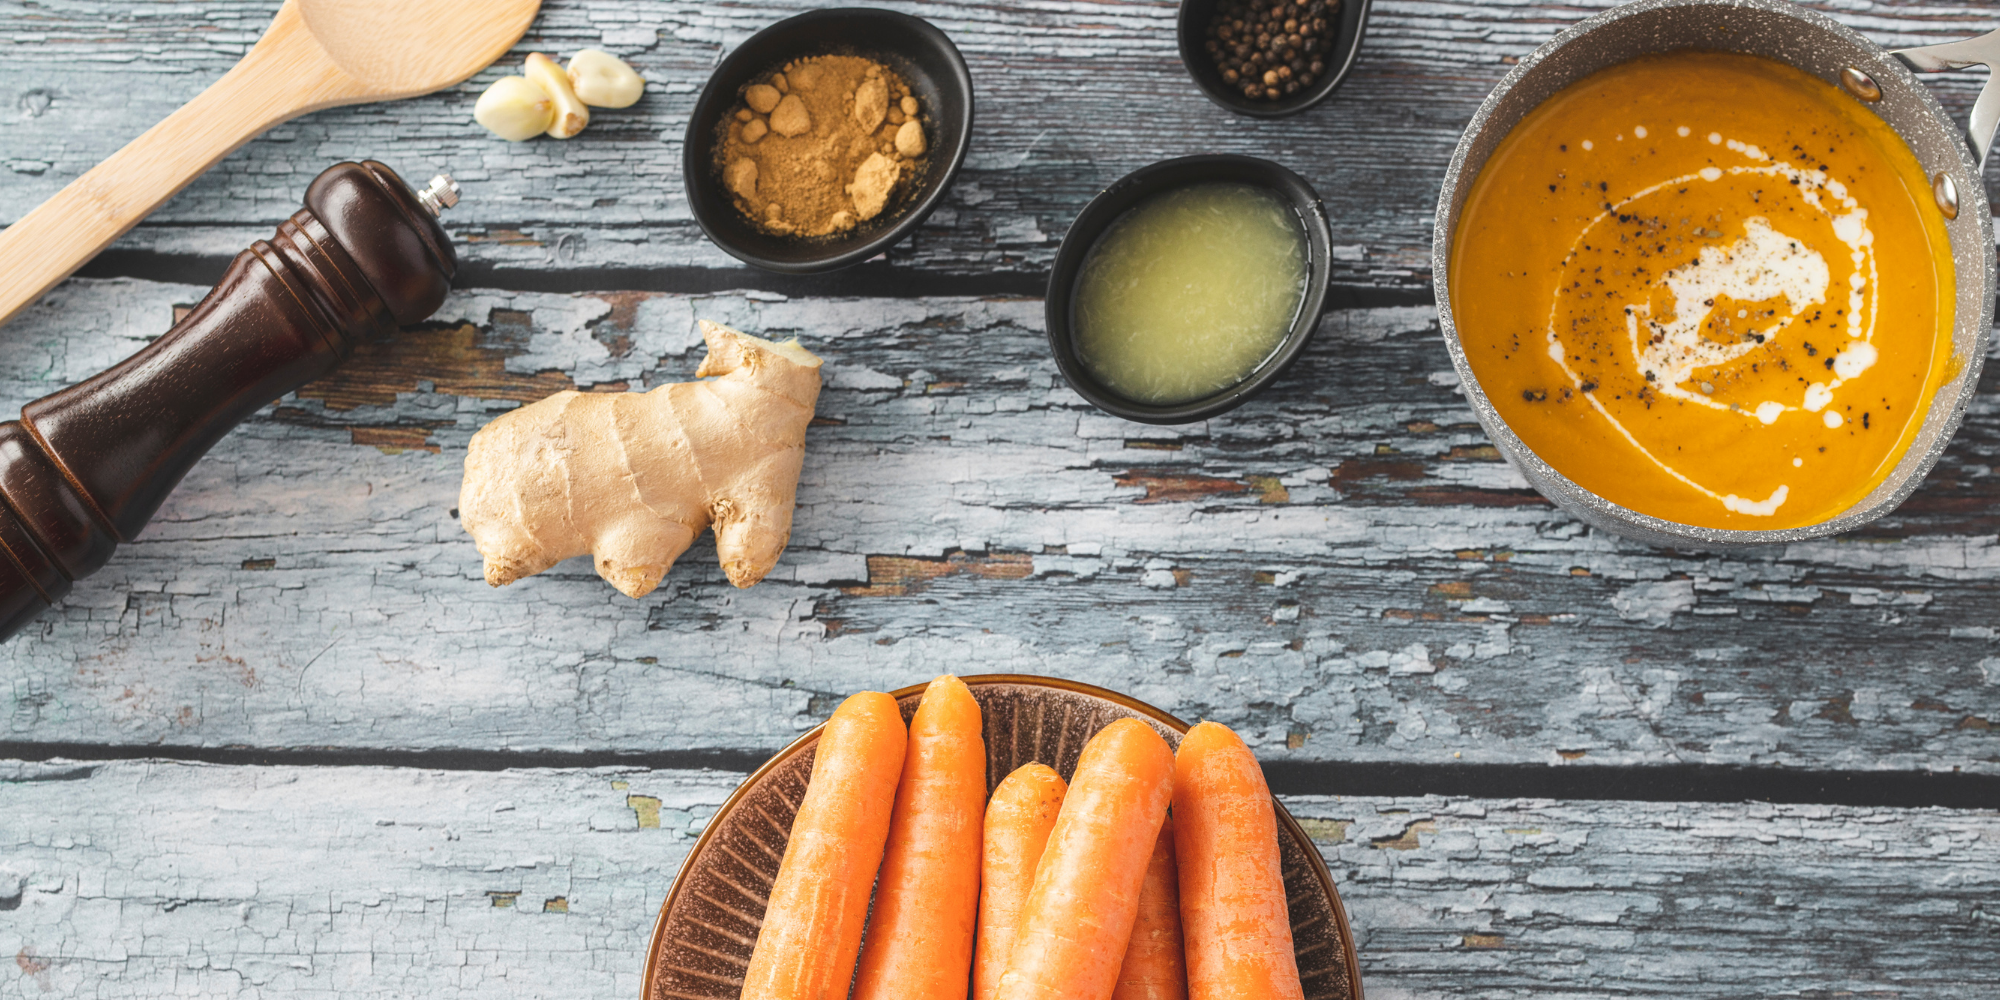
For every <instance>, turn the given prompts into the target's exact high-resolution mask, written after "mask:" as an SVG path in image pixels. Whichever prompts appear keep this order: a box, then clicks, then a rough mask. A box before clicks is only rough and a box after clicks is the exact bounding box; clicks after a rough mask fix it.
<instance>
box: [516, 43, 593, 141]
mask: <svg viewBox="0 0 2000 1000" xmlns="http://www.w3.org/2000/svg"><path fill="white" fill-rule="evenodd" d="M527 74H528V79H530V80H533V81H534V82H536V83H538V84H540V85H541V87H542V89H543V90H546V91H548V94H549V97H550V98H552V99H554V100H555V102H556V118H555V122H554V123H553V124H551V125H550V126H549V134H550V135H552V136H555V137H556V138H558V139H567V138H569V137H570V136H573V135H575V134H577V133H578V132H581V131H583V127H584V126H585V125H588V124H590V109H589V108H587V107H584V104H583V102H582V101H580V100H578V99H577V96H576V91H575V90H573V89H571V87H570V85H569V74H568V73H565V72H563V68H562V67H561V66H558V65H556V61H555V60H554V59H550V58H549V57H548V56H545V55H543V54H541V53H540V52H530V53H528V67H527Z"/></svg>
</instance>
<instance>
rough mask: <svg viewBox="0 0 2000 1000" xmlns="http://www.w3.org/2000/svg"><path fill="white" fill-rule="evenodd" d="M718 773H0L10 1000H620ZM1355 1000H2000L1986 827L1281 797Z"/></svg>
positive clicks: (1926, 817)
mask: <svg viewBox="0 0 2000 1000" xmlns="http://www.w3.org/2000/svg"><path fill="white" fill-rule="evenodd" d="M739 778H740V776H739V775H734V774H723V773H714V772H689V771H639V770H621V769H598V770H589V771H568V770H544V771H509V772H500V773H478V772H439V771H415V770H404V769H379V768H232V767H216V766H204V765H186V764H172V763H149V762H120V763H112V764H102V765H63V764H43V765H22V764H9V763H5V762H0V954H4V955H12V956H14V961H13V962H11V963H0V990H5V991H6V993H7V994H8V995H10V996H12V995H23V996H40V995H43V994H44V993H47V994H50V995H58V996H73V995H82V994H86V993H88V994H93V995H97V994H116V995H163V994H199V995H202V996H212V997H249V996H270V995H285V996H330V995H335V994H338V995H340V996H346V997H373V996H431V997H460V996H465V997H471V996H481V995H486V996H490V995H492V994H493V993H494V992H496V991H497V992H504V993H505V994H506V995H509V996H529V997H540V996H564V997H572V996H596V997H635V996H637V995H638V993H639V975H640V971H641V969H642V967H643V962H644V957H645V945H646V940H647V937H648V935H649V933H650V931H651V926H652V921H653V918H654V915H655V913H656V912H657V911H658V907H659V905H660V901H661V899H662V898H663V897H664V895H665V892H666V890H667V889H668V888H669V886H670V885H671V882H672V878H673V874H674V872H675V871H676V869H677V868H678V866H679V863H680V861H681V859H682V858H683V857H684V856H685V853H686V851H687V850H688V848H689V847H690V846H691V844H692V841H693V838H694V837H695V836H696V835H698V833H699V831H700V829H701V828H702V825H703V824H704V823H705V822H706V820H707V819H708V817H710V816H711V815H713V811H714V810H715V808H716V807H717V806H718V805H719V804H720V802H721V801H722V799H723V798H724V797H725V796H726V795H727V794H728V792H729V791H730V790H731V788H732V787H733V786H734V785H735V783H736V781H737V780H738V779H739ZM1287 805H1288V807H1289V808H1290V809H1291V810H1292V811H1293V812H1294V813H1295V814H1296V815H1298V816H1299V817H1300V818H1301V819H1302V820H1303V821H1304V822H1305V823H1306V825H1307V826H1308V828H1309V829H1310V830H1311V831H1312V833H1313V835H1314V836H1315V838H1316V839H1317V841H1318V843H1319V845H1320V848H1321V852H1322V854H1323V856H1324V857H1325V858H1326V860H1327V862H1328V864H1329V865H1330V866H1331V867H1332V870H1333V873H1334V877H1335V880H1336V881H1337V882H1338V883H1339V886H1340V890H1341V893H1342V895H1343V896H1344V898H1345V900H1346V903H1347V906H1348V911H1349V914H1350V916H1351V918H1352V920H1353V923H1354V926H1355V927H1356V930H1357V935H1358V944H1359V946H1360V954H1361V961H1362V969H1363V985H1364V986H1365V988H1366V990H1367V995H1368V996H1369V997H1370V998H1373V1000H1399V998H1403V997H1417V996H1442V997H1481V998H1493V997H1501V998H1513V997H1528V996H1538V997H1542V996H1576V997H1584V996H1618V995H1674V996H1685V997H1717V998H1731V1000H1734V998H1738V997H1744V996H1833V995H1871V994H1887V995H1921V996H1929V997H1974V996H1985V995H1990V994H1991V993H1992V991H1993V990H1994V989H1995V988H1996V987H2000V967H1996V966H1995V965H1994V963H1993V962H1992V961H1991V959H1992V955H1993V948H1994V935H1995V933H1996V927H1995V921H1996V919H2000V918H1996V915H1995V914H1994V912H1993V900H1994V897H1995V894H1996V892H2000V813H1995V812H1993V811H1991V810H1984V811H1977V812H1971V811H1952V810H1942V809H1924V810H1882V809H1865V808H1829V807H1814V806H1775V807H1774V806H1763V805H1754V804H1752V805H1718V804H1696V803H1683V804H1657V803H1603V802H1592V803H1570V802H1549V801H1504V800H1490V799H1444V798H1350V799H1342V800H1339V801H1335V800H1331V799H1325V798H1295V799H1289V800H1287Z"/></svg>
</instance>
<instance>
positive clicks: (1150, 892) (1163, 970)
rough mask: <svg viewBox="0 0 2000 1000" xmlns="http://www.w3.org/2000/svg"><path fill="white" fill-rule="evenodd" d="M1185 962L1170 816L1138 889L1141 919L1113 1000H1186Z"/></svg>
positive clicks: (1113, 993) (1135, 923) (1134, 931)
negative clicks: (1182, 951) (1182, 948)
mask: <svg viewBox="0 0 2000 1000" xmlns="http://www.w3.org/2000/svg"><path fill="white" fill-rule="evenodd" d="M1187 995H1188V984H1187V959H1186V958H1185V957H1184V956H1183V955H1182V953H1181V890H1180V877H1179V873H1178V872H1176V871H1175V870H1174V821H1173V818H1172V817H1168V818H1167V821H1166V823H1165V824H1164V825H1162V826H1161V827H1160V839H1159V841H1158V842H1157V843H1155V844H1154V845H1153V859H1152V860H1151V861H1148V862H1147V863H1146V881H1145V882H1144V883H1142V884H1141V885H1140V886H1139V918H1138V919H1137V920H1136V921H1134V922H1133V924H1132V943H1130V944H1128V945H1126V946H1125V965H1124V967H1122V968H1120V969H1119V970H1118V988H1117V989H1115V990H1113V991H1112V992H1111V1000H1187Z"/></svg>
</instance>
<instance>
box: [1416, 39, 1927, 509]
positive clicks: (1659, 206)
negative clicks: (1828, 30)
mask: <svg viewBox="0 0 2000 1000" xmlns="http://www.w3.org/2000/svg"><path fill="white" fill-rule="evenodd" d="M1450 267H1451V272H1450V277H1451V308H1452V312H1453V315H1454V316H1455V318H1456V320H1457V324H1458V329H1459V336H1460V339H1461V341H1462V342H1463V344H1464V348H1465V353H1466V358H1467V360H1468V361H1469V362H1470V363H1471V366H1472V370H1473V372H1474V374H1475V375H1477V376H1478V379H1479V384H1480V386H1481V388H1483V389H1484V390H1485V391H1486V394H1487V396H1489V397H1490V398H1491V399H1492V401H1493V404H1494V406H1495V408H1497V409H1498V410H1499V412H1500V415H1501V417H1503V418H1504V419H1505V420H1506V421H1507V424H1508V426H1510V427H1511V428H1513V430H1514V431H1515V432H1516V433H1517V434H1519V435H1520V437H1521V440H1522V441H1524V442H1525V443H1526V444H1527V445H1528V447H1529V448H1532V449H1533V450H1534V452H1535V454H1537V455H1539V456H1541V458H1542V459H1543V460H1544V461H1546V462H1548V463H1549V464H1550V465H1552V466H1554V467H1555V468H1556V469H1557V470H1558V471H1560V472H1561V473H1562V474H1564V475H1566V476H1568V477H1569V478H1570V479H1572V480H1574V481H1575V482H1576V483H1577V484H1578V485H1581V486H1582V487H1584V488H1585V489H1588V490H1590V491H1591V492H1593V493H1596V494H1597V495H1599V496H1601V497H1604V498H1605V499H1607V500H1611V501H1613V502H1615V503H1618V504H1622V505H1624V506H1626V507H1629V508H1631V509H1633V510H1637V511H1639V512H1641V513H1645V514H1651V515H1653V516H1655V517H1659V518H1664V519H1666V520H1670V521H1678V522H1680V523H1683V524H1692V525H1700V526H1703V527H1711V528H1734V529H1770V528H1789V527H1796V526H1800V525H1808V524H1816V523H1819V522H1821V521H1825V520H1827V519H1829V518H1831V517H1833V516H1835V515H1837V514H1839V513H1841V512H1842V511H1844V510H1846V509H1848V508H1849V507H1851V506H1853V505H1854V504H1855V503H1856V502H1858V501H1859V500H1861V499H1862V498H1863V497H1864V496H1866V495H1867V494H1868V492H1869V491H1870V490H1872V489H1874V488H1875V486H1876V485H1877V484H1879V483H1880V482H1881V481H1882V479H1883V478H1885V477H1886V476H1887V475H1888V474H1889V471H1890V470H1891V469H1892V468H1893V467H1894V465H1895V464H1896V462H1897V460H1898V459H1899V458H1901V456H1902V454H1903V452H1904V451H1905V450H1907V449H1908V448H1909V445H1910V442H1911V440H1912V439H1913V438H1914V437H1915V434H1916V431H1917V429H1918V426H1919V425H1920V423H1921V422H1922V416H1923V414H1924V411H1925V410H1926V409H1927V408H1928V406H1929V403H1930V398H1931V396H1932V394H1933V393H1934V392H1935V391H1936V389H1937V387H1938V385H1939V384H1941V383H1942V382H1943V381H1944V378H1945V376H1946V372H1947V366H1948V364H1949V362H1950V344H1951V328H1952V322H1953V317H1952V303H1953V296H1954V289H1953V282H1952V263H1951V250H1950V244H1949V242H1948V240H1947V238H1946V235H1945V230H1944V220H1943V218H1942V216H1941V214H1940V213H1939V212H1938V210H1937V208H1936V205H1935V203H1934V202H1933V200H1932V198H1931V193H1930V187H1929V184H1928V182H1927V180H1926V178H1925V176H1924V172H1923V168H1922V167H1921V166H1920V165H1919V164H1918V162H1917V159H1916V157H1915V156H1914V155H1912V154H1911V152H1910V150H1909V148H1908V147H1907V146H1905V145H1904V144H1903V141H1902V139H1901V138H1900V137H1898V136H1897V135H1896V133H1895V132H1894V131H1893V130H1891V129H1890V128H1889V127H1888V126H1887V125H1885V124H1884V123H1883V122H1882V121H1881V119H1879V118H1877V117H1876V116H1875V115H1874V114H1873V113H1872V112H1870V111H1868V110H1867V109H1866V108H1865V107H1863V106H1862V105H1861V104H1859V103H1858V102H1856V101H1855V100H1853V99H1852V98H1849V97H1848V96H1847V95H1846V94H1844V93H1842V92H1841V91H1839V90H1838V89H1836V88H1834V87H1833V86H1832V85H1830V84H1827V83H1825V82H1824V81H1821V80H1819V79H1818V78H1816V77H1813V76H1810V75H1808V74H1806V73H1804V72H1801V71H1799V70H1797V69H1794V68H1792V67H1790V66H1786V65H1784V64H1782V63H1778V62H1775V61H1772V60H1768V59H1763V58H1759V57H1756V56H1745V55H1734V54H1725V53H1715V52H1692V51H1689V52H1676V53H1668V54H1664V55H1656V56H1646V57H1643V58H1640V59H1637V60H1634V61H1632V62H1628V63H1623V64H1621V65H1617V66H1613V67H1611V68H1609V69H1605V70H1602V71H1600V72H1598V73H1595V74H1593V75H1591V76H1589V77H1586V78H1585V79H1583V80H1581V81H1578V82H1577V83H1575V84H1572V85H1570V86H1569V87H1568V88H1566V89H1564V90H1563V91H1561V92H1560V93H1558V94H1556V95H1555V96H1554V97H1552V98H1550V99H1549V100H1548V101H1547V102H1545V103H1544V104H1542V105H1541V106H1540V107H1538V108H1536V109H1535V110H1534V111H1532V112H1530V113H1529V114H1528V116H1527V117H1526V118H1524V119H1522V120H1521V122H1520V124H1518V125H1516V126H1515V127H1514V129H1513V131H1512V132H1510V133H1509V134H1508V136H1507V138H1506V139H1505V140H1504V141H1502V143H1501V144H1500V147H1499V148H1498V149H1497V150H1495V151H1494V153H1493V156H1492V158H1491V159H1490V160H1488V161H1487V163H1486V165H1485V167H1484V168H1483V169H1482V170H1481V171H1480V173H1479V177H1478V179H1477V181H1476V182H1475V183H1474V184H1473V186H1472V191H1471V193H1470V194H1469V195H1468V197H1467V200H1466V203H1465V207H1464V211H1463V213H1462V214H1461V216H1460V219H1459V223H1458V229H1457V232H1456V234H1455V238H1454V239H1453V243H1452V253H1451V261H1450Z"/></svg>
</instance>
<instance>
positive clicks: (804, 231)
mask: <svg viewBox="0 0 2000 1000" xmlns="http://www.w3.org/2000/svg"><path fill="white" fill-rule="evenodd" d="M921 111H922V109H921V107H920V106H919V105H918V103H917V99H916V97H915V96H914V95H913V94H911V93H910V85H909V84H908V83H907V82H906V81H904V79H903V78H902V77H901V76H898V75H897V74H896V72H895V71H894V70H892V69H890V68H888V67H887V66H884V65H882V64H881V63H878V62H876V61H874V60H872V59H864V58H861V57H859V56H812V57H810V58H806V59H796V60H793V61H792V62H790V63H788V64H786V65H785V67H784V68H783V69H780V70H778V71H777V72H774V73H772V74H770V75H769V76H766V77H763V78H761V79H759V80H758V81H756V82H755V83H752V84H750V85H749V86H747V87H745V88H743V99H742V101H741V102H739V103H738V104H737V106H736V107H735V109H734V110H733V112H732V113H731V114H730V115H729V116H728V117H725V118H724V119H723V120H722V122H721V123H720V125H719V126H718V127H719V128H720V130H721V131H722V133H723V135H722V137H721V138H722V141H721V142H720V143H718V144H717V148H716V168H717V169H718V170H719V171H720V172H721V174H722V180H723V184H724V185H725V186H727V187H728V188H729V190H730V192H731V193H732V194H734V195H735V196H736V208H737V210H738V211H740V212H742V213H743V214H744V215H745V216H747V217H749V218H750V219H751V220H752V221H754V222H756V223H757V224H758V226H760V227H761V228H763V229H764V230H766V231H769V232H774V233H784V234H787V235H793V236H825V235H828V234H830V233H838V232H843V231H845V230H848V229H852V228H854V226H855V225H856V224H857V223H860V222H863V221H866V220H868V219H872V218H874V217H875V216H877V215H880V214H881V213H882V211H883V209H885V208H886V207H888V204H889V200H890V198H891V196H893V195H894V194H895V192H896V189H897V188H898V186H900V185H902V184H903V183H904V182H906V181H908V180H910V179H912V178H915V177H918V176H921V175H922V174H923V169H924V166H925V160H924V154H925V153H926V152H927V151H928V148H929V142H928V136H926V135H925V133H924V125H923V116H922V114H921Z"/></svg>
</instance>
